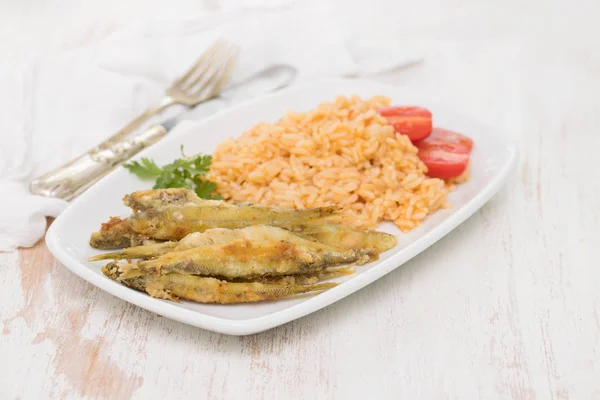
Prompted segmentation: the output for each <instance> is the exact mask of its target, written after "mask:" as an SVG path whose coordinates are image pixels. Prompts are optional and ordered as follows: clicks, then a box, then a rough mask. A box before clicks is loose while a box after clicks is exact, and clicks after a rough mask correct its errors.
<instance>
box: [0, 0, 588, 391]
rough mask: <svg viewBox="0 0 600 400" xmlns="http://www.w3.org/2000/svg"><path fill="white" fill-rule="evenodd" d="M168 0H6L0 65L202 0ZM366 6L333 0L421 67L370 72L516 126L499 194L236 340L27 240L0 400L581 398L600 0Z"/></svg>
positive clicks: (11, 289) (16, 278)
mask: <svg viewBox="0 0 600 400" xmlns="http://www.w3.org/2000/svg"><path fill="white" fill-rule="evenodd" d="M169 3H170V4H169V5H165V4H166V3H165V4H162V5H161V4H159V2H158V1H146V2H143V1H141V0H134V1H132V2H129V3H128V4H124V3H123V4H121V2H119V1H117V0H107V1H104V2H95V3H91V2H75V1H72V0H71V1H65V2H62V3H61V4H60V5H57V4H56V3H50V2H43V1H35V2H34V1H29V2H11V3H10V4H9V3H8V2H5V3H3V4H2V5H0V15H2V16H3V22H2V24H0V45H1V46H2V49H3V57H2V58H1V59H0V63H1V64H5V63H7V64H8V63H9V62H12V61H13V60H17V59H19V58H21V57H23V56H24V55H27V54H30V53H38V52H41V53H47V52H53V51H57V50H59V49H65V48H70V47H74V46H78V45H81V44H84V43H88V42H90V41H93V40H97V39H99V38H101V37H103V36H104V35H106V34H107V33H108V32H110V31H111V30H113V29H115V28H118V27H121V26H124V25H125V24H126V23H127V22H128V21H129V20H130V19H131V18H132V17H134V16H135V17H152V16H158V15H167V16H176V15H184V14H186V13H189V12H193V11H194V10H198V9H199V8H200V7H201V6H202V5H198V3H197V2H191V1H189V2H188V1H177V2H169ZM229 3H232V2H229ZM342 3H343V7H342V6H341V4H342ZM368 3H369V5H367V2H360V1H356V2H342V1H341V0H338V4H339V5H340V12H343V13H346V12H348V13H349V11H348V10H352V9H356V8H358V7H371V8H370V9H369V10H371V11H369V10H365V12H364V13H363V15H364V19H363V20H356V19H352V18H349V19H348V23H372V24H374V25H373V37H372V38H383V37H384V36H383V35H388V36H386V37H387V39H388V40H391V41H394V42H398V43H399V42H400V41H406V40H410V41H414V42H415V43H420V44H421V45H423V46H425V49H426V63H425V64H424V65H422V66H420V67H416V68H413V69H411V70H407V71H401V72H395V73H391V74H389V75H388V76H386V77H383V78H381V80H383V81H388V82H394V83H399V84H406V85H408V86H410V87H411V88H413V89H416V90H419V91H421V92H422V93H423V94H424V95H435V96H438V97H439V99H440V101H441V102H448V103H451V104H453V105H454V107H455V108H457V109H459V110H465V111H467V112H469V113H473V114H477V115H479V116H480V119H482V120H484V121H486V122H488V123H489V124H492V125H494V126H496V127H497V128H498V129H499V130H500V131H504V132H508V133H509V134H510V135H511V138H512V139H514V140H516V141H517V143H518V145H519V151H520V155H521V159H520V163H519V166H518V170H517V173H516V174H515V175H514V176H513V177H512V178H511V179H510V180H509V183H508V184H507V185H506V186H505V187H504V189H502V190H501V191H500V192H499V194H498V195H497V196H495V197H494V198H493V199H492V200H491V201H490V202H489V203H488V204H487V205H486V206H485V207H483V208H482V209H481V210H480V211H479V212H478V213H477V214H476V215H475V216H473V217H472V218H470V219H469V220H468V221H467V222H465V223H464V224H462V225H461V226H460V227H459V228H458V229H457V230H455V231H454V232H453V233H452V234H451V235H449V236H447V237H446V238H444V239H443V240H441V241H440V242H438V243H437V244H436V245H434V246H433V247H432V248H430V250H429V251H427V252H426V253H424V254H422V255H420V256H418V257H417V258H415V259H413V260H412V261H410V262H409V263H407V264H405V265H404V266H403V267H402V268H399V269H398V270H396V271H394V272H392V273H390V274H389V275H387V276H386V277H385V278H383V279H381V280H379V281H377V282H375V283H373V284H372V285H369V286H368V287H367V288H365V289H363V290H361V291H359V292H357V293H355V294H353V295H352V296H349V297H348V298H346V299H344V300H342V301H340V302H338V303H336V304H334V305H332V306H330V307H327V308H326V309H324V310H322V311H319V312H317V313H315V314H312V315H310V316H308V317H305V318H302V319H300V320H297V321H295V322H292V323H289V324H287V325H284V326H281V327H279V328H276V329H274V330H271V331H268V332H265V333H262V334H258V335H256V336H251V337H243V338H237V337H228V336H222V335H219V334H214V333H209V332H206V331H203V330H199V329H196V328H193V327H189V326H186V325H183V324H180V323H176V322H173V321H170V320H167V319H164V318H162V317H158V316H156V315H155V314H152V313H149V312H147V311H144V310H142V309H139V308H137V307H135V306H131V305H129V304H127V303H125V302H123V301H121V300H118V299H116V298H114V297H113V296H111V295H109V294H106V293H104V292H102V291H99V290H96V289H94V288H93V287H92V286H91V285H89V284H87V283H86V282H85V281H83V280H81V279H79V278H78V277H76V276H75V275H73V274H72V273H70V272H68V271H67V270H66V269H65V268H63V267H62V266H60V265H57V264H56V262H55V261H53V258H52V257H51V255H49V253H48V252H47V250H46V249H45V248H44V245H43V244H40V245H38V246H37V247H36V248H34V249H29V250H22V251H20V252H18V253H12V254H1V255H0V266H1V268H0V304H2V307H0V313H1V315H0V321H1V323H2V332H1V336H0V354H2V359H3V360H2V363H0V370H1V371H0V372H1V373H0V397H1V398H10V399H12V398H23V399H29V398H48V397H51V398H81V397H87V398H111V399H114V398H130V397H134V398H185V397H195V398H214V399H220V398H248V397H250V398H287V397H291V398H324V399H325V398H327V399H329V398H340V399H342V398H361V397H376V398H391V399H398V398H407V399H413V398H424V399H437V398H452V399H465V398H483V399H494V398H498V399H507V398H511V399H566V398H569V399H595V398H599V397H600V378H599V377H600V315H599V314H600V291H598V287H599V285H600V262H599V261H598V257H597V255H596V253H595V252H594V253H593V251H594V250H596V249H597V248H599V247H600V201H599V200H598V199H599V198H600V179H599V178H598V173H597V167H596V164H597V159H598V156H597V151H598V148H600V135H599V134H598V132H599V130H600V117H598V115H600V101H599V100H598V98H597V97H598V95H597V94H598V93H599V92H600V73H599V72H600V57H599V56H598V54H599V53H598V51H597V49H598V48H600V27H599V26H598V24H597V18H598V16H599V15H600V3H598V2H597V1H596V0H590V1H585V0H579V1H574V2H571V3H569V4H567V3H565V2H559V1H556V2H551V1H542V0H535V1H534V0H531V1H529V2H526V3H524V2H522V1H518V0H508V1H488V2H482V1H470V0H458V1H453V2H448V1H442V0H428V1H423V2H407V1H376V2H368ZM203 6H204V7H209V8H213V9H214V8H218V7H222V6H220V5H219V2H218V1H205V2H204V3H203ZM50 12H52V13H54V15H52V16H50V14H49V13H50ZM348 15H350V14H348ZM373 15H378V16H379V17H378V19H377V20H376V21H371V20H370V19H369V18H370V17H372V16H373ZM372 38H370V39H372ZM367 39H369V38H367Z"/></svg>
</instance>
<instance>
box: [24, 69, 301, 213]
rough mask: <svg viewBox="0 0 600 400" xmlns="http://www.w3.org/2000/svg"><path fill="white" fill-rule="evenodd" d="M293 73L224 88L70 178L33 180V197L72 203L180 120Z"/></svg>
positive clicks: (288, 79) (268, 73)
mask: <svg viewBox="0 0 600 400" xmlns="http://www.w3.org/2000/svg"><path fill="white" fill-rule="evenodd" d="M296 74H297V71H296V69H295V68H294V67H292V66H290V65H286V64H279V65H273V66H270V67H268V68H265V69H263V70H261V71H259V72H257V73H255V74H254V75H251V76H250V77H248V78H247V79H245V80H243V81H241V82H239V83H237V84H232V85H230V86H229V87H227V88H225V89H223V90H222V91H221V93H220V94H219V95H218V96H216V97H214V98H212V99H211V100H207V101H205V102H203V103H200V104H199V105H197V106H196V107H194V108H191V109H189V110H188V111H185V112H183V113H181V114H179V115H177V116H174V117H171V118H168V119H166V120H165V121H163V122H161V123H158V124H156V125H153V126H151V127H149V128H148V129H146V130H143V131H141V132H140V133H137V134H134V135H132V136H131V137H129V138H127V139H125V140H123V141H122V142H121V143H119V145H118V146H116V147H114V148H110V149H103V150H100V151H98V152H97V153H95V154H94V157H89V158H88V159H86V160H84V161H85V162H81V163H80V164H79V165H78V166H77V167H78V168H77V170H75V171H74V172H73V168H71V169H70V171H69V175H66V176H65V174H55V175H52V176H51V177H49V178H48V179H36V180H34V181H32V182H31V184H30V190H31V192H32V193H34V194H39V195H43V196H48V197H57V198H60V199H63V200H66V201H69V200H72V199H73V198H75V197H77V196H78V195H80V194H81V193H83V192H84V191H85V190H87V189H88V188H90V187H91V186H92V185H93V184H94V183H96V182H97V181H98V180H99V179H100V178H102V177H104V176H105V175H107V174H108V173H109V172H111V171H112V170H114V169H115V167H117V166H119V165H121V164H122V163H124V162H125V161H127V160H129V159H130V158H131V157H133V156H135V155H136V154H137V153H139V152H140V151H142V150H143V149H145V148H147V147H149V146H152V145H153V144H154V143H156V142H157V141H159V140H160V139H162V138H163V137H164V136H165V135H167V134H168V133H169V132H170V131H171V130H173V128H174V127H175V126H177V125H178V124H179V123H180V122H181V121H182V120H189V119H199V118H201V117H205V116H207V115H210V114H212V113H214V112H216V111H219V110H221V109H223V108H225V107H227V106H229V105H230V104H231V103H232V102H234V101H236V102H238V101H241V100H246V99H249V98H253V97H256V96H260V95H263V94H266V93H269V92H273V91H276V90H278V89H281V88H283V87H285V86H287V85H289V84H290V83H292V81H293V80H294V79H295V77H296ZM73 181H77V182H81V181H85V182H86V183H85V184H84V185H70V184H69V183H70V182H73ZM48 188H50V189H48Z"/></svg>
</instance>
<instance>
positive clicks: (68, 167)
mask: <svg viewBox="0 0 600 400" xmlns="http://www.w3.org/2000/svg"><path fill="white" fill-rule="evenodd" d="M166 134H167V130H166V129H165V128H164V127H163V126H162V125H154V126H152V127H150V128H149V129H147V130H145V131H143V132H141V133H139V134H137V135H136V136H134V137H133V138H130V139H126V140H121V141H116V142H111V140H114V139H113V138H114V137H115V136H117V135H114V136H113V138H110V139H109V140H107V141H106V142H104V143H102V144H101V145H100V146H98V147H96V148H95V149H93V150H91V151H89V152H87V153H85V154H83V155H81V156H80V157H77V158H76V159H74V160H73V161H70V162H68V163H67V164H65V165H63V166H61V167H59V168H57V169H55V170H53V171H50V172H49V173H47V174H45V175H42V176H40V177H39V178H37V179H35V180H34V181H32V182H31V185H30V190H31V192H32V193H34V194H38V195H42V196H51V197H57V198H60V199H63V200H66V201H69V200H71V199H73V198H74V197H76V196H78V195H79V194H80V193H82V192H83V191H85V190H87V189H88V188H89V187H90V186H92V185H93V184H94V183H96V182H97V181H98V180H99V179H100V178H102V177H104V176H105V175H106V174H108V173H109V172H110V171H111V170H112V169H113V168H114V167H116V166H117V165H119V164H121V163H122V162H124V161H126V160H128V159H129V158H131V157H132V156H134V155H135V154H137V153H139V152H140V151H141V150H142V149H144V148H145V147H148V146H151V145H152V144H154V143H156V142H157V141H158V140H159V139H161V138H162V137H164V136H165V135H166Z"/></svg>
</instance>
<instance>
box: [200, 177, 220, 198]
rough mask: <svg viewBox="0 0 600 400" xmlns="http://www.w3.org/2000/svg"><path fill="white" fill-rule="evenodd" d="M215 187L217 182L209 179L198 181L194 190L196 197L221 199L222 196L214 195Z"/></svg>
mask: <svg viewBox="0 0 600 400" xmlns="http://www.w3.org/2000/svg"><path fill="white" fill-rule="evenodd" d="M216 188H217V184H216V183H214V182H211V181H198V183H197V184H196V189H194V191H195V192H196V194H197V195H198V197H200V198H202V199H213V200H222V199H223V198H222V197H221V196H219V195H214V194H213V192H214V191H215V189H216Z"/></svg>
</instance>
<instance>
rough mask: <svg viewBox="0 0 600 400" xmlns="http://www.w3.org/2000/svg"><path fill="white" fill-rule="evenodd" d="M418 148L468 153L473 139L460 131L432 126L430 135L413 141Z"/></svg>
mask: <svg viewBox="0 0 600 400" xmlns="http://www.w3.org/2000/svg"><path fill="white" fill-rule="evenodd" d="M415 146H417V147H418V148H419V149H440V150H444V151H448V152H450V153H462V154H469V153H470V152H471V149H472V148H473V140H471V138H468V137H466V136H464V135H461V134H460V133H456V132H453V131H449V130H447V129H442V128H433V129H432V130H431V135H429V136H428V137H426V138H425V139H423V140H420V141H418V142H416V143H415Z"/></svg>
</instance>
